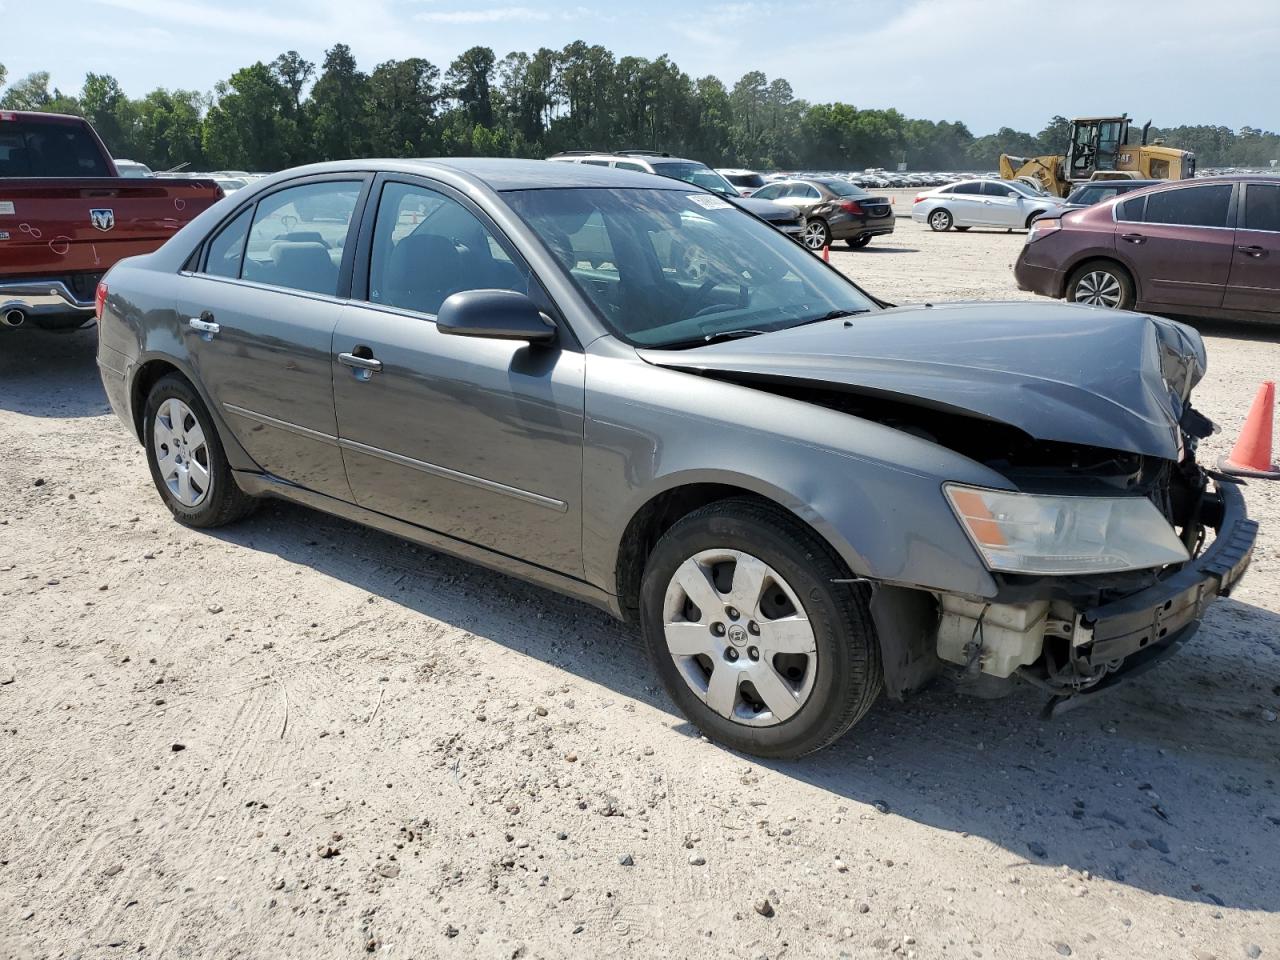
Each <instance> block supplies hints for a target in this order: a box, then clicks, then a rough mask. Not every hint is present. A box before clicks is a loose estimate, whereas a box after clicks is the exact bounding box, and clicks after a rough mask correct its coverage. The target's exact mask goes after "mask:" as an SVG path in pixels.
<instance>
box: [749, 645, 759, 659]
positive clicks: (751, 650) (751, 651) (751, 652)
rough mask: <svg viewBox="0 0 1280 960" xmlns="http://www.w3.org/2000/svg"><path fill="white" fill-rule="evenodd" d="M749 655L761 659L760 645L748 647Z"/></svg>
mask: <svg viewBox="0 0 1280 960" xmlns="http://www.w3.org/2000/svg"><path fill="white" fill-rule="evenodd" d="M747 656H748V657H750V658H751V659H752V660H759V659H760V648H759V647H747Z"/></svg>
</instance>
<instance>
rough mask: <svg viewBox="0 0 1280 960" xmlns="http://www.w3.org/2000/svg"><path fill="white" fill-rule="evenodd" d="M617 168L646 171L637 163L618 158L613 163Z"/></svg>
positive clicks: (638, 171) (646, 171)
mask: <svg viewBox="0 0 1280 960" xmlns="http://www.w3.org/2000/svg"><path fill="white" fill-rule="evenodd" d="M614 166H615V167H617V168H618V169H619V170H635V171H636V172H637V173H648V172H649V171H648V170H646V169H645V168H644V167H642V166H640V164H638V163H632V162H631V161H630V160H619V161H618V162H617V163H615V164H614Z"/></svg>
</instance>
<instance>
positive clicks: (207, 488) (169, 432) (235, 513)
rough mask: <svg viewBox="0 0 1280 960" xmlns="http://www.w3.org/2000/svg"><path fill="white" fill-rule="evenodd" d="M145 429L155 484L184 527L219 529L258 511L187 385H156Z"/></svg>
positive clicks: (172, 380)
mask: <svg viewBox="0 0 1280 960" xmlns="http://www.w3.org/2000/svg"><path fill="white" fill-rule="evenodd" d="M142 429H143V434H144V437H145V440H146V449H147V464H148V465H149V466H150V467H151V479H152V480H153V481H154V482H155V485H156V489H157V490H158V491H159V492H160V498H161V499H162V500H163V501H164V505H165V506H166V507H168V508H169V512H170V513H172V514H173V516H174V518H175V519H177V521H178V522H179V523H183V524H186V525H187V526H189V527H220V526H222V525H223V524H227V523H231V522H232V521H233V520H239V519H240V518H241V517H244V516H246V515H248V514H249V513H251V512H252V511H253V508H254V507H255V506H256V505H257V501H256V500H254V499H253V497H250V496H249V495H248V494H247V493H245V492H244V491H243V490H241V489H240V488H239V487H238V486H237V485H236V482H235V479H234V478H233V477H232V476H231V467H230V465H229V464H228V463H227V455H226V453H225V452H224V451H223V449H222V441H221V440H220V439H219V437H218V430H217V428H216V427H215V426H214V424H213V419H212V418H211V417H210V416H209V411H208V410H207V409H205V405H204V402H203V401H202V400H201V399H200V395H199V394H198V393H196V391H195V389H194V388H193V387H192V386H191V384H189V383H188V382H187V381H186V380H184V379H182V378H181V377H178V376H174V375H170V376H167V377H161V378H160V379H159V380H158V381H157V382H156V385H155V386H154V387H152V388H151V392H150V393H149V394H147V405H146V409H145V410H144V412H143V419H142Z"/></svg>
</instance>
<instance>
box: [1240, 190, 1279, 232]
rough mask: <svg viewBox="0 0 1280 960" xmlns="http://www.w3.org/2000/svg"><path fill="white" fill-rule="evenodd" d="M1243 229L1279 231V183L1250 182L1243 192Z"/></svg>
mask: <svg viewBox="0 0 1280 960" xmlns="http://www.w3.org/2000/svg"><path fill="white" fill-rule="evenodd" d="M1240 226H1241V228H1242V229H1245V230H1271V231H1273V232H1280V184H1269V183H1251V184H1249V186H1248V188H1247V189H1246V190H1245V194H1244V222H1243V223H1242V224H1241V225H1240Z"/></svg>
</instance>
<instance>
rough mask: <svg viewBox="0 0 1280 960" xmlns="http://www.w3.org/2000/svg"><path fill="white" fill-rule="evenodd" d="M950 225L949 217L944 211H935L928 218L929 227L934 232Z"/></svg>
mask: <svg viewBox="0 0 1280 960" xmlns="http://www.w3.org/2000/svg"><path fill="white" fill-rule="evenodd" d="M950 225H951V215H950V214H948V213H947V212H946V211H945V210H937V211H935V212H934V213H933V215H932V216H930V217H929V226H931V227H932V228H933V229H934V230H945V229H947V227H949V226H950Z"/></svg>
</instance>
